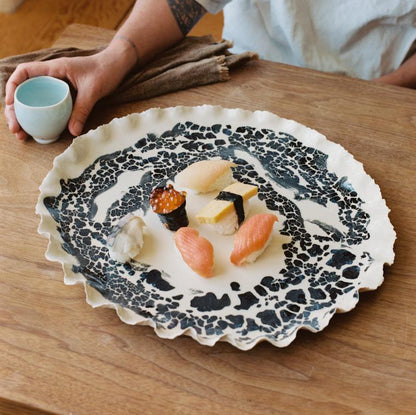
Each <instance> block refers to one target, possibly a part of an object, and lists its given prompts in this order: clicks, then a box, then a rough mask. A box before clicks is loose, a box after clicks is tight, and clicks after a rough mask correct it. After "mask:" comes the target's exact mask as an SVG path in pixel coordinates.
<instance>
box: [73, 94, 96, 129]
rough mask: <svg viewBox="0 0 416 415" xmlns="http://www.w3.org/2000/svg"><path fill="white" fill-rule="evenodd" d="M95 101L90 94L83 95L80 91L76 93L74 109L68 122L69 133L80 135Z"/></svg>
mask: <svg viewBox="0 0 416 415" xmlns="http://www.w3.org/2000/svg"><path fill="white" fill-rule="evenodd" d="M96 102H97V100H96V99H95V98H94V97H93V96H92V95H91V94H88V95H87V94H85V93H83V92H82V90H79V91H78V94H77V97H76V99H75V104H74V108H73V110H72V115H71V118H70V119H69V122H68V129H69V132H70V133H71V134H72V135H74V136H77V135H80V134H81V133H82V130H83V128H84V125H85V123H86V121H87V118H88V116H89V115H90V113H91V111H92V109H93V107H94V105H95V103H96Z"/></svg>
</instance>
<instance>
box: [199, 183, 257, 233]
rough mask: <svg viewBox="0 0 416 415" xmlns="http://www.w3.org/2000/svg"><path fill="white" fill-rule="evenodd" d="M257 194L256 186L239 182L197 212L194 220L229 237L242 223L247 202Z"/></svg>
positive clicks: (228, 187) (224, 190)
mask: <svg viewBox="0 0 416 415" xmlns="http://www.w3.org/2000/svg"><path fill="white" fill-rule="evenodd" d="M257 192H258V189H257V186H254V185H251V184H245V183H240V182H236V183H233V184H231V185H229V186H227V187H226V188H225V189H223V190H222V191H221V192H220V193H219V194H218V195H217V197H216V198H215V199H213V200H211V201H210V202H209V203H208V204H207V205H206V206H205V207H204V208H203V209H202V210H201V211H200V212H198V213H197V215H196V219H197V220H198V222H199V223H205V224H210V225H212V226H214V229H215V230H216V231H217V232H218V233H220V234H222V235H231V234H233V233H234V232H235V231H236V230H237V229H238V228H239V226H240V225H241V223H242V222H243V221H244V219H245V216H246V211H247V207H248V200H249V199H251V198H252V197H253V196H255V195H256V194H257Z"/></svg>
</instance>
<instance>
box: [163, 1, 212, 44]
mask: <svg viewBox="0 0 416 415" xmlns="http://www.w3.org/2000/svg"><path fill="white" fill-rule="evenodd" d="M167 2H168V4H169V7H170V9H171V11H172V14H173V16H174V17H175V19H176V21H177V23H178V26H179V29H181V32H182V33H183V35H184V36H186V34H187V33H188V32H189V31H190V30H191V29H192V28H193V27H194V26H195V24H196V23H197V22H198V20H199V19H200V18H201V17H202V16H203V15H204V14H205V13H206V10H205V9H204V8H203V7H202V6H201V5H200V4H199V3H197V2H196V1H195V0H167Z"/></svg>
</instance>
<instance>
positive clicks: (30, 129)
mask: <svg viewBox="0 0 416 415" xmlns="http://www.w3.org/2000/svg"><path fill="white" fill-rule="evenodd" d="M14 111H15V114H16V118H17V121H18V123H19V124H20V126H21V127H22V128H23V130H25V131H26V132H27V133H28V134H29V135H31V136H32V137H33V138H34V140H36V141H37V142H38V143H40V144H49V143H53V142H54V141H56V140H57V139H58V138H59V136H60V135H61V133H62V131H64V129H65V127H66V125H67V123H68V120H69V117H70V116H71V112H72V98H71V93H70V91H69V86H68V84H67V83H66V82H64V81H62V80H60V79H57V78H53V77H51V76H38V77H35V78H30V79H28V80H27V81H25V82H23V83H21V84H20V85H19V86H18V87H17V88H16V91H15V94H14Z"/></svg>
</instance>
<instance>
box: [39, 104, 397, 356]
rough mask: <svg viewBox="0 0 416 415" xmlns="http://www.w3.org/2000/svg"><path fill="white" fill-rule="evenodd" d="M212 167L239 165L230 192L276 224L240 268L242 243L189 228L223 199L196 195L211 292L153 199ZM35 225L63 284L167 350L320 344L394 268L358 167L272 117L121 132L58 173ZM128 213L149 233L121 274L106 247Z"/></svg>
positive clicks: (334, 148) (152, 120)
mask: <svg viewBox="0 0 416 415" xmlns="http://www.w3.org/2000/svg"><path fill="white" fill-rule="evenodd" d="M214 158H222V159H229V160H232V161H234V162H235V163H236V165H237V166H236V167H235V169H234V171H233V175H234V178H235V179H236V180H240V181H243V182H249V183H252V184H256V185H257V186H258V189H259V194H258V197H257V198H255V200H254V201H252V203H251V210H250V212H249V214H253V213H256V212H267V211H272V212H274V213H275V214H276V215H277V216H278V218H279V222H278V223H277V225H276V227H275V229H274V234H273V239H272V243H271V245H270V246H269V247H268V248H267V250H266V251H265V253H264V254H263V255H262V256H261V257H260V258H259V259H258V260H257V261H256V262H255V263H253V264H249V265H246V266H240V267H236V266H234V265H232V264H231V263H230V262H229V260H228V257H229V254H230V251H231V249H232V238H233V236H220V235H217V234H215V233H213V232H212V231H209V230H207V229H205V228H202V225H201V226H199V225H197V224H196V222H195V220H194V214H195V212H196V211H197V210H198V209H199V208H200V206H202V205H203V204H204V203H206V201H207V200H209V198H212V197H214V196H215V194H214V195H193V194H189V195H188V198H187V209H188V216H189V217H190V225H191V226H195V227H199V230H200V232H201V234H202V235H204V236H206V237H207V238H208V239H209V240H210V241H211V242H212V244H213V246H214V251H215V255H216V265H215V276H214V277H212V278H210V279H205V278H202V277H199V276H198V275H196V274H195V273H193V272H192V271H191V270H190V269H189V268H188V267H187V266H186V264H184V262H183V261H182V259H181V257H180V255H179V253H178V252H177V251H176V249H175V247H174V243H173V232H171V231H169V230H167V229H166V228H164V227H163V225H162V224H161V222H160V221H159V219H158V218H157V216H156V215H155V214H154V213H153V212H152V211H151V209H149V203H148V198H149V194H150V192H151V190H152V188H154V187H155V186H158V185H161V184H164V183H166V182H169V181H174V178H175V175H176V174H177V173H178V172H179V171H181V170H183V169H184V168H185V167H186V166H188V165H189V164H191V163H193V162H195V161H198V160H203V159H214ZM37 213H38V214H39V215H40V217H41V222H40V226H39V232H40V233H41V234H45V235H46V236H47V237H48V238H49V241H50V242H49V245H48V249H47V253H46V257H47V258H48V259H50V260H52V261H59V262H61V263H62V265H63V271H64V281H65V283H66V284H76V283H82V284H84V285H85V289H86V296H87V301H88V303H89V304H91V305H92V306H93V307H98V306H109V307H113V308H115V309H116V311H117V314H118V315H119V317H120V319H121V320H122V321H124V322H126V323H129V324H147V325H150V326H152V327H153V328H154V330H155V332H156V333H157V334H158V335H159V336H161V337H164V338H174V337H176V336H179V335H181V334H186V335H190V336H192V337H193V338H194V339H195V340H197V341H198V342H200V343H202V344H206V345H214V344H215V343H216V342H217V341H219V340H222V341H228V342H230V343H231V344H233V345H234V346H236V347H238V348H240V349H243V350H247V349H250V348H252V347H254V346H255V345H256V344H257V343H258V342H260V341H264V340H266V341H269V342H270V343H272V344H273V345H275V346H278V347H284V346H287V345H288V344H290V343H291V342H292V341H293V340H294V338H295V337H296V333H297V331H298V330H299V329H302V328H304V329H308V330H311V331H313V332H316V331H319V330H322V329H323V328H324V327H325V326H327V324H328V323H329V321H330V319H331V317H332V316H333V315H334V313H336V312H338V311H341V312H345V311H348V310H351V309H352V308H353V307H354V306H355V305H356V303H357V302H358V299H359V292H360V291H362V290H374V289H376V288H377V287H378V286H379V285H380V284H381V283H382V282H383V266H384V264H392V262H393V259H394V253H393V244H394V240H395V232H394V230H393V227H392V225H391V223H390V221H389V218H388V208H387V207H386V204H385V202H384V200H383V199H382V196H381V193H380V190H379V187H378V186H377V185H376V184H375V182H374V181H373V179H372V178H371V177H369V176H368V175H367V174H366V173H365V172H364V169H363V166H362V164H361V163H359V162H357V161H356V160H355V159H354V158H353V157H352V156H351V155H350V154H349V153H348V152H347V151H346V150H345V149H343V148H342V147H341V146H339V145H337V144H335V143H332V142H330V141H329V140H327V139H326V138H325V137H324V136H323V135H321V134H319V133H318V132H317V131H314V130H312V129H309V128H307V127H305V126H303V125H301V124H299V123H297V122H295V121H291V120H287V119H282V118H280V117H278V116H276V115H274V114H271V113H268V112H263V111H256V112H249V111H243V110H240V109H224V108H221V107H211V106H201V107H175V108H168V109H151V110H148V111H146V112H143V113H141V114H131V115H129V116H127V117H124V118H120V119H114V120H113V121H112V122H110V123H109V124H107V125H104V126H102V127H99V128H97V129H96V130H94V131H90V132H88V133H87V134H85V135H83V136H81V137H79V138H77V139H75V140H74V142H73V143H72V145H71V146H70V147H69V148H68V149H67V150H66V151H65V152H64V153H63V154H61V155H60V156H58V157H57V158H56V159H55V161H54V165H53V168H52V170H51V171H50V172H49V174H48V175H47V177H46V178H45V179H44V181H43V183H42V185H41V187H40V197H39V201H38V204H37ZM132 213H134V214H139V215H141V216H142V217H143V218H144V220H145V222H146V225H147V226H146V233H145V238H144V242H145V245H144V248H143V251H142V252H141V254H140V255H139V256H138V257H136V260H134V261H131V262H129V263H125V264H122V263H117V262H115V261H113V260H112V259H111V258H110V256H109V252H108V246H107V240H108V237H109V235H110V234H111V232H112V231H113V230H114V227H115V226H117V224H118V223H119V222H120V220H122V219H123V218H125V217H126V216H127V215H129V214H132Z"/></svg>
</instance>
